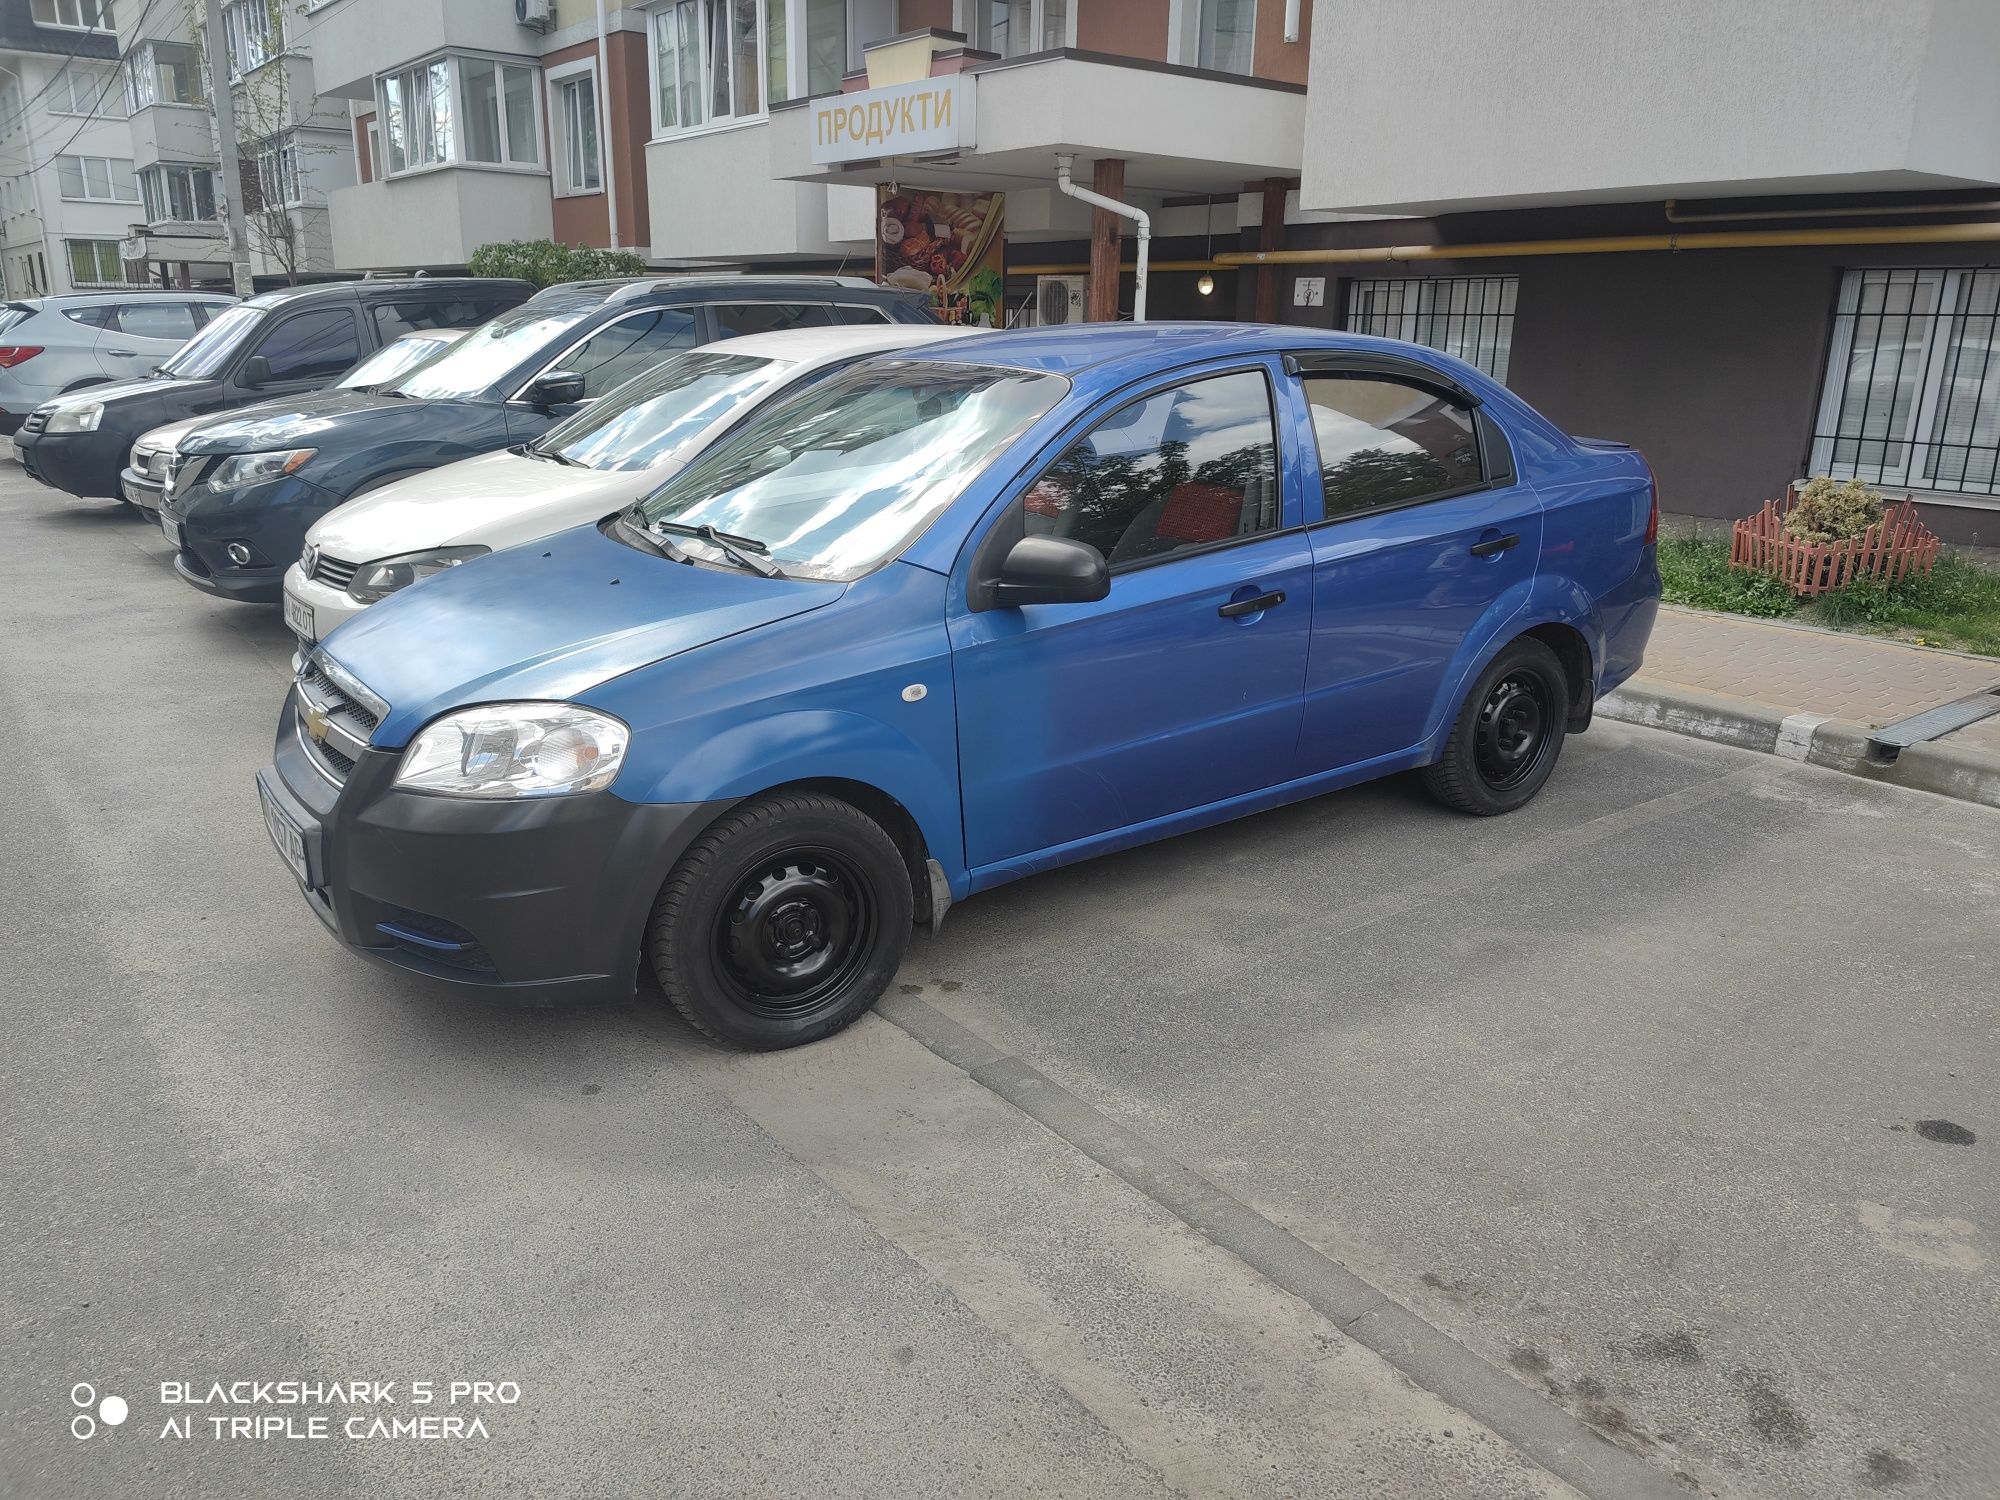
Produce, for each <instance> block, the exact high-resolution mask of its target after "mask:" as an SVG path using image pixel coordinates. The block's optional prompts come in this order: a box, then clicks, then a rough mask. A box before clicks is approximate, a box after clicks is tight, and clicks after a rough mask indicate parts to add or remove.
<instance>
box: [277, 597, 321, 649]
mask: <svg viewBox="0 0 2000 1500" xmlns="http://www.w3.org/2000/svg"><path fill="white" fill-rule="evenodd" d="M285 624H286V626H287V627H288V628H289V629H290V630H291V632H292V634H293V635H295V636H297V637H298V638H299V639H300V640H302V641H316V640H318V639H319V627H318V625H317V624H316V623H315V622H314V620H313V607H312V606H311V605H310V604H308V603H306V601H305V600H303V599H301V598H299V596H298V595H296V594H291V593H288V594H286V595H285Z"/></svg>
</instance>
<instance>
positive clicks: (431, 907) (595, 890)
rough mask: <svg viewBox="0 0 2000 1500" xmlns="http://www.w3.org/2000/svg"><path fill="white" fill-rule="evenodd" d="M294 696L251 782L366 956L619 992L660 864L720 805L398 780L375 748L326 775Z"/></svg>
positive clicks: (543, 992) (518, 986)
mask: <svg viewBox="0 0 2000 1500" xmlns="http://www.w3.org/2000/svg"><path fill="white" fill-rule="evenodd" d="M296 704H297V699H296V695H293V696H288V697H287V698H286V700H285V707H284V710H283V712H282V713H281V714H280V715H279V720H278V738H277V745H276V748H275V751H274V753H273V756H272V764H271V765H269V766H267V767H265V768H264V769H263V770H262V771H260V772H258V773H257V782H258V786H259V789H260V792H261V795H262V797H263V798H264V799H266V801H267V802H268V803H269V804H270V805H271V806H273V807H274V808H275V809H276V810H277V811H278V813H279V814H280V817H281V820H282V821H283V822H285V823H288V824H289V825H290V826H291V827H292V828H294V829H296V830H297V832H298V833H299V835H300V840H301V844H302V848H303V857H304V863H305V874H304V876H303V878H302V879H301V881H300V887H301V890H302V892H303V894H304V895H305V898H306V903H307V905H309V906H311V907H312V909H313V911H314V912H315V913H316V914H317V915H318V916H319V918H320V920H321V921H323V922H325V923H326V925H327V927H328V929H329V930H330V931H332V933H333V934H334V936H335V937H337V938H339V940H340V941H341V942H342V943H343V944H344V945H346V946H347V947H349V948H352V949H354V950H355V951H356V952H357V953H360V954H361V955H363V956H364V957H367V958H370V959H373V960H375V961H376V962H378V963H383V964H387V965H389V966H390V967H392V968H396V969H401V970H404V971H406V972H410V973H417V974H423V975H426V976H428V977H430V978H433V979H439V980H444V981H446V982H449V983H452V984H459V985H471V986H476V987H483V988H487V989H494V990H503V991H507V992H509V993H516V994H525V995H530V996H536V997H547V998H556V997H579V998H581V997H598V996H606V997H619V996H629V995H630V994H631V993H632V992H633V989H634V986H635V984H636V982H637V978H638V967H639V957H640V950H641V946H642V943H643V940H644V936H645V929H646V922H647V919H648V917H649V916H650V914H651V911H652V906H653V901H654V898H655V896H656V895H657V894H658V892H659V889H660V886H661V885H662V884H663V883H664V882H665V880H666V877H667V872H668V871H669V870H670V869H672V867H673V864H674V862H675V861H676V860H678V859H679V858H680V856H681V854H682V852H683V851H684V850H685V849H686V848H687V846H688V844H690V843H691V842H692V841H693V840H694V838H695V836H696V834H698V833H699V832H700V830H701V829H702V828H704V827H706V826H707V824H708V823H709V822H710V821H711V820H712V819H713V817H714V816H715V814H716V813H718V812H720V811H721V810H722V808H724V807H726V806H728V805H729V804H728V803H726V802H722V803H679V804H647V803H636V802H627V801H625V800H624V799H623V798H621V797H616V796H613V795H612V794H610V793H609V792H596V793H589V794H585V795H582V796H574V797H548V798H539V799H526V800H522V801H511V802H482V801H479V800H476V799H471V798H456V797H439V796H432V795H427V794H424V793H419V792H405V791H398V790H396V789H395V788H394V786H393V785H392V783H393V781H394V778H395V773H396V766H397V764H398V763H399V762H400V760H401V759H402V752H401V751H400V750H377V749H373V748H371V749H369V750H366V751H364V752H363V753H362V755H361V758H360V759H359V760H358V761H357V762H356V763H355V766H354V769H353V770H352V771H351V772H349V773H348V776H347V779H346V781H345V782H344V783H341V784H336V783H335V782H334V781H332V780H331V779H330V778H329V776H328V775H327V774H326V773H325V772H324V771H322V770H321V769H320V768H319V762H318V761H317V760H316V759H315V758H314V757H313V756H312V755H311V754H310V753H309V752H308V751H307V750H306V748H305V746H304V745H303V744H302V743H301V741H300V738H299V729H298V716H297V708H296ZM275 837H276V835H274V838H275ZM287 863H288V862H287Z"/></svg>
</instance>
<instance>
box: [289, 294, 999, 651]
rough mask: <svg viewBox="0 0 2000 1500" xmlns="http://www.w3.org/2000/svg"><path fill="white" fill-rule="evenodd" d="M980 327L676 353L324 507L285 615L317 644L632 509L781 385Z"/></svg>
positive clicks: (816, 335) (801, 336)
mask: <svg viewBox="0 0 2000 1500" xmlns="http://www.w3.org/2000/svg"><path fill="white" fill-rule="evenodd" d="M969 332H970V330H969V329H961V328H945V327H936V328H931V327H925V326H923V325H921V324H915V323H885V324H879V325H877V326H875V327H862V326H856V325H847V326H842V327H834V328H797V329H793V330H792V331H791V332H789V333H753V334H750V335H749V336H748V337H745V338H738V339H728V340H725V341H724V342H722V343H720V344H705V345H703V346H701V347H700V348H697V349H689V350H686V351H684V352H682V353H680V354H673V355H669V356H668V357H667V358H666V359H665V360H664V361H662V362H661V363H660V364H659V365H658V366H656V367H655V368H654V369H652V370H650V371H649V372H647V373H646V374H644V375H640V376H637V377H636V378H634V379H631V380H628V381H626V382H625V383H624V384H623V385H621V386H619V387H618V388H617V389H616V390H613V391H611V392H610V393H609V394H607V395H606V396H604V397H603V399H601V400H599V401H595V402H592V403H591V404H590V405H589V406H587V407H585V408H584V409H583V410H582V411H580V412H578V413H577V414H576V415H575V416H573V417H569V418H567V419H566V420H564V421H561V422H558V423H557V424H556V425H555V426H554V427H551V428H550V429H549V430H548V431H547V432H545V433H543V434H542V435H541V436H540V437H538V438H536V439H535V440H534V441H533V442H532V443H524V444H520V445H517V446H516V447H512V448H508V449H505V450H503V451H501V452H499V453H486V454H482V455H480V456H479V457H478V458H468V459H464V460H461V461H460V462H458V463H455V464H447V465H446V466H445V467H444V468H442V469H433V470H431V471H430V472H429V473H427V474H419V475H417V476H415V477H414V478H411V479H402V480H398V481H397V482H395V483H394V484H388V485H384V486H383V487H382V488H381V489H379V490H370V491H369V492H368V493H367V494H365V495H363V496H361V497H360V498H359V499H358V500H350V501H348V502H347V504H345V505H343V506H341V507H340V508H339V509H337V510H335V511H333V512H332V513H330V514H328V515H325V516H322V517H321V518H320V519H319V520H318V521H316V522H314V523H313V527H312V529H311V530H310V531H308V532H307V533H306V544H305V551H304V552H303V553H302V554H301V555H300V558H299V561H297V562H295V563H293V564H292V566H291V567H290V568H289V569H287V570H286V572H285V623H286V624H287V625H289V626H290V627H291V628H292V631H293V632H294V633H295V634H296V635H297V636H298V637H299V638H300V640H301V641H303V642H304V643H306V644H308V645H310V644H311V643H312V642H313V641H315V640H318V639H319V638H320V637H321V636H323V635H325V634H326V633H327V632H328V631H329V630H332V629H333V628H334V627H335V626H336V625H338V624H340V623H341V622H342V621H343V620H346V619H348V618H350V617H351V616H353V615H356V614H359V613H360V612H361V611H362V610H363V609H366V608H367V607H368V606H369V605H370V604H372V603H374V602H375V601H376V600H378V599H382V598H386V597H387V596H388V595H390V594H393V593H395V592H396V591H397V590H398V589H402V588H406V587H408V586H409V585H410V584H412V583H414V582H416V581H417V580H418V579H420V578H425V577H428V576H430V575H431V574H433V573H439V572H442V571H443V570H444V569H446V568H449V567H456V566H457V565H458V564H460V563H462V562H465V561H467V560H469V559H471V558H474V557H480V556H484V555H485V554H486V553H488V552H492V551H495V550H497V549H498V548H501V547H513V546H517V545H519V544H520V543H522V542H527V541H533V540H535V539H536V538H539V537H544V536H548V535H549V534H551V533H552V532H557V531H566V530H568V529H569V528H570V527H572V526H575V525H577V524H579V523H580V522H583V521H595V520H597V519H598V518H599V517H600V516H607V515H610V514H611V513H612V512H613V511H616V510H622V509H623V508H624V507H625V506H627V505H630V504H631V503H632V502H633V501H634V500H637V499H638V498H640V497H641V496H642V495H646V494H649V493H650V492H651V491H653V490H654V489H656V488H658V487H659V485H660V482H661V481H662V480H663V479H664V478H665V477H666V475H667V474H668V473H670V472H671V471H672V470H673V469H674V468H675V467H677V466H678V465H680V464H683V463H686V462H687V461H688V459H689V458H691V457H692V456H693V455H694V454H696V453H698V452H700V451H701V449H702V448H704V447H705V446H707V445H708V444H709V443H711V442H713V441H714V440H715V439H716V438H717V437H719V436H720V435H721V434H723V433H724V432H726V431H728V430H729V428H730V426H731V425H732V424H733V423H734V422H736V421H737V420H738V419H739V418H740V417H741V416H742V414H743V413H744V412H745V411H746V410H749V409H752V408H754V406H755V404H756V403H757V402H759V401H764V400H768V399H770V397H772V396H773V395H775V394H776V393H777V392H779V391H785V390H790V389H792V388H793V387H794V386H796V385H798V384H799V383H800V382H802V381H810V380H817V379H820V378H822V377H824V376H826V375H829V374H831V373H832V372H833V371H835V370H838V369H841V368H843V367H844V366H846V365H850V364H852V363H854V362H855V361H856V360H858V359H863V358H866V357H867V356H869V355H871V354H881V353H885V352H887V351H890V350H895V349H907V348H914V347H916V346H917V345H920V344H929V343H936V342H937V341H939V340H941V339H951V338H963V337H965V336H966V334H967V333H969Z"/></svg>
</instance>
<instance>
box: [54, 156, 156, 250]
mask: <svg viewBox="0 0 2000 1500" xmlns="http://www.w3.org/2000/svg"><path fill="white" fill-rule="evenodd" d="M56 181H57V182H58V183H59V184H60V185H61V190H62V195H63V197H65V198H80V199H83V200H84V201H86V202H90V203H137V202H138V201H139V191H138V188H137V187H136V186H134V184H133V181H132V163H131V162H129V161H124V160H120V159H118V158H116V157H103V156H58V157H57V158H56ZM77 243H78V244H82V243H84V242H83V241H81V240H79V241H77Z"/></svg>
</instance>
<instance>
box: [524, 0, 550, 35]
mask: <svg viewBox="0 0 2000 1500" xmlns="http://www.w3.org/2000/svg"><path fill="white" fill-rule="evenodd" d="M514 19H515V20H517V21H519V22H520V23H521V24H522V25H523V26H526V27H529V28H531V29H533V30H535V31H550V30H553V29H554V27H555V24H556V6H555V0H514Z"/></svg>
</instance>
